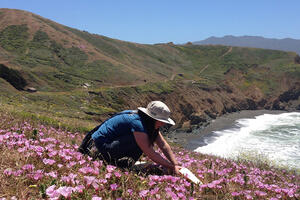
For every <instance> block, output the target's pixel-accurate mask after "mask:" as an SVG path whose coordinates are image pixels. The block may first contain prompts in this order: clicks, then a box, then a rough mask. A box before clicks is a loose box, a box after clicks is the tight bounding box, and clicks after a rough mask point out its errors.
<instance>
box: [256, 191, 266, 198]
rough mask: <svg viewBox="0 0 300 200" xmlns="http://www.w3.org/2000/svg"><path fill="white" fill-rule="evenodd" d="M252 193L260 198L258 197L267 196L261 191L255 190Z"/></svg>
mask: <svg viewBox="0 0 300 200" xmlns="http://www.w3.org/2000/svg"><path fill="white" fill-rule="evenodd" d="M254 193H255V195H257V196H260V197H263V196H266V195H267V193H266V192H262V191H259V190H256V191H255V192H254Z"/></svg>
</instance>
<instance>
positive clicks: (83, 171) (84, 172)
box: [78, 167, 93, 174]
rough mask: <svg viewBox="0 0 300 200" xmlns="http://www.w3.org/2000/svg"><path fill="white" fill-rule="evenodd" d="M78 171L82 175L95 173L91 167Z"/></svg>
mask: <svg viewBox="0 0 300 200" xmlns="http://www.w3.org/2000/svg"><path fill="white" fill-rule="evenodd" d="M78 171H79V172H80V173H83V174H88V173H91V172H92V171H93V168H91V167H82V168H80V169H79V170H78Z"/></svg>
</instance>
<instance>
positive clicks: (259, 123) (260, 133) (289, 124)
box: [195, 112, 300, 168]
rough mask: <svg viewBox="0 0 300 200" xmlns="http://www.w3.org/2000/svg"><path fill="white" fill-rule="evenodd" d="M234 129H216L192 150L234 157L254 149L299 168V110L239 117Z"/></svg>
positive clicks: (282, 162)
mask: <svg viewBox="0 0 300 200" xmlns="http://www.w3.org/2000/svg"><path fill="white" fill-rule="evenodd" d="M235 125H236V128H231V129H227V130H222V131H215V132H213V133H212V134H211V136H210V137H207V138H206V139H204V142H205V143H206V144H207V145H205V146H201V147H198V148H197V149H196V150H195V151H197V152H201V153H206V154H212V155H217V156H221V157H225V158H236V156H238V155H240V154H241V153H242V152H255V153H258V154H263V155H264V156H267V157H268V158H269V159H270V160H274V161H275V162H276V163H279V164H283V165H287V166H290V167H295V168H300V113H299V112H293V113H282V114H264V115H260V116H256V117H255V118H252V119H239V120H237V121H236V124H235Z"/></svg>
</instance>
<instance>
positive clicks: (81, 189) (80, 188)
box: [75, 185, 85, 193]
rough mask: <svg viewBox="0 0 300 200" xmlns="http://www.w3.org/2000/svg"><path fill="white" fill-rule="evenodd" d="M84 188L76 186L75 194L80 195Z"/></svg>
mask: <svg viewBox="0 0 300 200" xmlns="http://www.w3.org/2000/svg"><path fill="white" fill-rule="evenodd" d="M84 188H85V187H84V186H83V185H77V186H76V187H75V191H77V192H79V193H82V192H83V190H84Z"/></svg>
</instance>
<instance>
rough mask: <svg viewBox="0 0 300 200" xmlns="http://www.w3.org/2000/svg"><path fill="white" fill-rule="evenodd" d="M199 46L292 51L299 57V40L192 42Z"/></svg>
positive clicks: (255, 38) (253, 38) (214, 39)
mask: <svg viewBox="0 0 300 200" xmlns="http://www.w3.org/2000/svg"><path fill="white" fill-rule="evenodd" d="M193 44H200V45H207V44H213V45H227V46H238V47H254V48H262V49H274V50H282V51H293V52H296V53H297V54H298V55H300V40H296V39H291V38H285V39H270V38H264V37H258V36H241V37H235V36H231V35H228V36H224V37H210V38H207V39H205V40H201V41H197V42H193Z"/></svg>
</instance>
